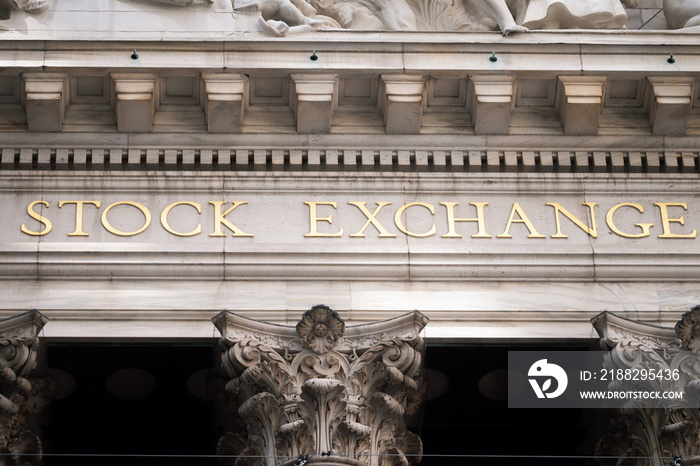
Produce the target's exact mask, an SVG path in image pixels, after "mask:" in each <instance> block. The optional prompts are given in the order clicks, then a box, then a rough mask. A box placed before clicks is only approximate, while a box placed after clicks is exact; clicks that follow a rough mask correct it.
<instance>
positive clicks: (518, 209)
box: [497, 202, 546, 238]
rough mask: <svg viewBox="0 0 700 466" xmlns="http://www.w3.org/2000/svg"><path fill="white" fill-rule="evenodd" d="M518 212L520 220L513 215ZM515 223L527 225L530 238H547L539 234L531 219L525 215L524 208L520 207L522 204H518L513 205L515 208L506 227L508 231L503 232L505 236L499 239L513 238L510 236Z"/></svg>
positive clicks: (502, 235)
mask: <svg viewBox="0 0 700 466" xmlns="http://www.w3.org/2000/svg"><path fill="white" fill-rule="evenodd" d="M516 212H517V213H518V216H519V217H520V218H519V219H517V218H514V217H513V215H515V213H516ZM514 223H524V224H525V226H526V227H527V229H528V230H530V234H529V235H527V237H528V238H546V236H545V235H541V234H539V233H537V230H535V226H534V225H533V224H532V222H531V221H530V219H529V218H527V215H525V212H524V211H523V209H522V207H520V204H518V203H517V202H515V203H513V208H512V209H511V210H510V217H508V224H507V225H506V229H505V230H504V231H503V234H501V235H498V236H497V238H512V237H513V236H511V234H510V226H511V225H512V224H514Z"/></svg>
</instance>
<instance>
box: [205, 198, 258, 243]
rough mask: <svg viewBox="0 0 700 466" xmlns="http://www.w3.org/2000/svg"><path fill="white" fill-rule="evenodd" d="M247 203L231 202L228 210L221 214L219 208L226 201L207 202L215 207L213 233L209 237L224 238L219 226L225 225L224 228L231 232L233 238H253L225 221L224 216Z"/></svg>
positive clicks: (224, 234)
mask: <svg viewBox="0 0 700 466" xmlns="http://www.w3.org/2000/svg"><path fill="white" fill-rule="evenodd" d="M247 203H248V201H236V202H233V205H232V206H231V207H229V208H228V210H227V211H226V212H224V213H223V214H222V213H221V206H223V205H224V204H226V201H209V204H211V205H213V206H214V207H216V210H215V211H214V233H212V234H211V235H209V236H226V233H224V232H223V231H221V225H226V228H228V229H229V230H231V231H232V232H233V236H253V235H251V234H249V233H246V232H244V231H243V230H241V229H240V228H238V227H237V226H236V225H234V224H233V223H231V222H229V221H228V220H226V218H225V217H226V216H227V215H228V214H230V213H231V212H233V211H234V210H235V209H236V207H238V206H242V205H244V204H247Z"/></svg>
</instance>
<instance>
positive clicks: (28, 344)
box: [0, 311, 51, 466]
mask: <svg viewBox="0 0 700 466" xmlns="http://www.w3.org/2000/svg"><path fill="white" fill-rule="evenodd" d="M47 321H48V319H47V318H46V317H44V316H43V315H42V314H40V313H39V312H37V311H31V312H28V313H26V314H20V315H18V316H15V317H11V318H9V319H5V320H2V321H0V453H2V454H4V455H8V454H9V455H10V456H3V458H2V463H1V464H2V465H3V466H4V465H7V466H11V465H12V466H14V465H17V466H19V465H22V466H33V465H39V464H41V457H42V447H41V441H40V440H39V438H38V437H37V436H36V435H35V434H34V433H32V432H31V431H30V430H29V429H28V428H27V426H26V416H27V414H31V413H37V412H40V411H41V410H42V409H43V408H44V407H45V406H46V405H47V404H48V401H49V398H50V392H51V381H50V379H49V378H48V377H47V378H42V379H31V378H29V375H30V373H31V372H32V371H33V370H34V368H35V367H36V355H37V348H38V347H39V339H38V333H39V331H41V329H42V328H43V327H44V325H45V324H46V322H47ZM14 455H23V456H14ZM25 455H29V456H25Z"/></svg>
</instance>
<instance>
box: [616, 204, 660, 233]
mask: <svg viewBox="0 0 700 466" xmlns="http://www.w3.org/2000/svg"><path fill="white" fill-rule="evenodd" d="M620 207H632V208H634V209H637V211H638V212H639V213H641V214H643V213H644V207H643V206H641V205H640V204H633V203H630V202H625V203H622V204H617V205H615V206H613V207H612V208H611V209H610V210H608V213H607V214H606V215H605V221H606V222H607V224H608V227H609V228H610V230H612V232H613V233H615V234H616V235H618V236H622V237H623V238H644V237H645V236H649V229H650V228H651V227H653V226H654V224H653V223H635V224H634V226H636V227H639V228H641V229H642V232H641V233H637V234H634V235H633V234H629V233H625V232H623V231H620V229H619V228H617V226H615V223H614V222H613V215H615V212H617V209H619V208H620Z"/></svg>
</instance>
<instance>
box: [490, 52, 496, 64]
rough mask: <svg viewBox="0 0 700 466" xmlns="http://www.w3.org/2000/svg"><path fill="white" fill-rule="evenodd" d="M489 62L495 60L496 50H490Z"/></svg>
mask: <svg viewBox="0 0 700 466" xmlns="http://www.w3.org/2000/svg"><path fill="white" fill-rule="evenodd" d="M489 61H490V62H497V61H498V58H496V52H492V53H491V56H490V57H489Z"/></svg>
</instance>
